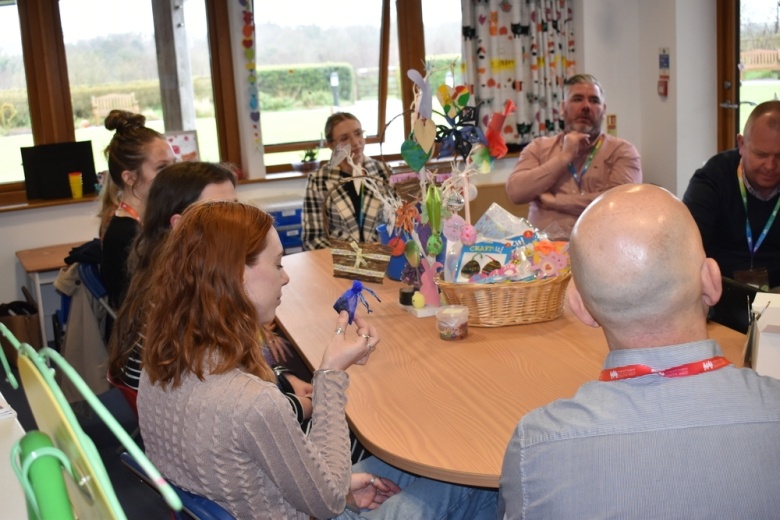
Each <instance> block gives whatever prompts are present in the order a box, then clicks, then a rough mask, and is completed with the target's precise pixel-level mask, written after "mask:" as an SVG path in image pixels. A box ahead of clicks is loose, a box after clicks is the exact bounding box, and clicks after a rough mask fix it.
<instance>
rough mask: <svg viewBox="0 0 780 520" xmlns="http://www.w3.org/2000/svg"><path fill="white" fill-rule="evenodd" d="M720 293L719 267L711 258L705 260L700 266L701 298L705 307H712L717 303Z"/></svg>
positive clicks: (721, 284)
mask: <svg viewBox="0 0 780 520" xmlns="http://www.w3.org/2000/svg"><path fill="white" fill-rule="evenodd" d="M722 292H723V280H722V279H721V277H720V267H718V263H717V262H716V261H715V260H713V259H712V258H705V259H704V263H703V264H702V266H701V298H702V300H703V301H704V303H705V304H706V305H707V306H709V307H712V306H713V305H715V304H716V303H718V300H720V295H721V293H722Z"/></svg>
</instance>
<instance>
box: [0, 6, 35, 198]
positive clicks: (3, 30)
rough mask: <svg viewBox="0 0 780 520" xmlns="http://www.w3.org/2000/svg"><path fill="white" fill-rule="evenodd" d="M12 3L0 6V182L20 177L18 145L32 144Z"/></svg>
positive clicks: (25, 89)
mask: <svg viewBox="0 0 780 520" xmlns="http://www.w3.org/2000/svg"><path fill="white" fill-rule="evenodd" d="M32 145H33V136H32V129H31V128H30V108H29V104H28V102H27V82H26V81H25V77H24V60H23V57H22V38H21V33H20V30H19V13H18V11H17V8H16V4H15V3H12V4H10V5H9V4H3V5H0V183H7V182H18V181H23V180H24V169H23V168H22V154H21V152H20V151H19V149H20V148H22V147H27V146H32Z"/></svg>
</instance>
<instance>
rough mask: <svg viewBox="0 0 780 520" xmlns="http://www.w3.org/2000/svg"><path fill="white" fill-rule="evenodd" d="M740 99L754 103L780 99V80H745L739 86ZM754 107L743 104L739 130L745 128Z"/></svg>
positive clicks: (740, 112)
mask: <svg viewBox="0 0 780 520" xmlns="http://www.w3.org/2000/svg"><path fill="white" fill-rule="evenodd" d="M739 99H740V100H741V101H752V102H753V103H756V104H758V103H763V102H764V101H769V100H772V99H780V81H776V80H774V81H772V80H770V81H760V80H758V81H748V82H743V84H742V86H740V87H739ZM752 110H753V107H752V106H750V105H742V106H741V109H740V111H739V131H740V133H741V132H742V130H743V129H744V128H745V122H746V121H747V118H748V116H749V115H750V112H751V111H752Z"/></svg>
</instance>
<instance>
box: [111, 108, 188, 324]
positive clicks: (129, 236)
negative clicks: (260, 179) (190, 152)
mask: <svg viewBox="0 0 780 520" xmlns="http://www.w3.org/2000/svg"><path fill="white" fill-rule="evenodd" d="M145 123H146V117H145V116H143V115H141V114H133V113H132V112H126V111H123V110H112V111H111V112H110V113H109V114H108V116H107V117H106V120H105V125H106V128H107V129H108V130H114V131H115V132H114V137H112V138H111V142H110V143H109V144H108V146H107V147H106V149H105V155H106V159H107V160H108V172H109V174H110V175H111V181H112V182H113V184H114V185H116V188H117V202H118V207H117V209H116V211H115V212H114V216H113V217H111V220H109V221H108V225H107V226H106V229H105V234H104V235H103V240H102V250H103V253H102V254H103V258H102V261H101V265H100V268H101V273H102V275H103V280H104V282H105V284H106V289H107V290H108V302H109V304H110V305H111V307H112V308H114V309H118V308H119V307H120V306H121V304H122V300H124V297H125V293H126V291H127V286H128V284H129V283H130V276H129V273H128V270H127V258H128V255H129V254H130V246H131V244H132V242H133V240H134V239H135V236H136V234H137V233H138V228H139V223H140V222H141V221H142V220H143V216H144V211H145V210H146V197H147V194H148V193H149V186H150V185H151V183H152V180H153V179H154V178H155V176H156V175H157V172H159V171H160V170H162V169H163V168H165V167H166V166H168V165H169V164H173V163H174V162H175V161H176V156H175V155H174V154H173V150H172V149H171V145H170V144H169V143H168V140H167V139H166V138H165V136H164V135H163V134H161V133H160V132H158V131H157V130H153V129H152V128H149V127H147V126H145Z"/></svg>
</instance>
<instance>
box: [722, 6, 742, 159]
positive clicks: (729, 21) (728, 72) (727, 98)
mask: <svg viewBox="0 0 780 520" xmlns="http://www.w3.org/2000/svg"><path fill="white" fill-rule="evenodd" d="M717 56H718V58H717V61H718V72H717V77H718V88H717V91H718V106H717V110H718V151H719V152H722V151H724V150H729V149H732V148H736V146H737V134H738V133H739V132H740V131H741V130H742V129H741V128H738V124H739V123H738V119H737V118H738V117H739V110H734V109H733V108H724V107H721V106H720V104H721V103H724V102H730V103H735V104H736V105H737V106H739V73H738V71H739V58H738V56H739V0H717ZM727 85H730V87H729V88H727Z"/></svg>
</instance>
